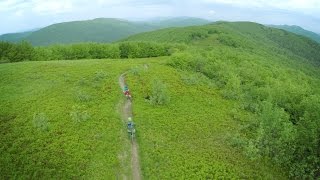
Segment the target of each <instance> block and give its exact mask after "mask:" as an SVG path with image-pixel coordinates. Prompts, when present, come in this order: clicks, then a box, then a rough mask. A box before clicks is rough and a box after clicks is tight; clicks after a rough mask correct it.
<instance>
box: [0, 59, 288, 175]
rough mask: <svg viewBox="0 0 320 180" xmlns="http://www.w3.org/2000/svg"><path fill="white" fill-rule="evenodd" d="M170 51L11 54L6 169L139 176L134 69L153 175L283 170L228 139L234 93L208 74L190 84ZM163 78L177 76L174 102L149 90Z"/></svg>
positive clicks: (141, 132) (148, 171) (139, 119)
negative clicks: (132, 162) (156, 54)
mask: <svg viewBox="0 0 320 180" xmlns="http://www.w3.org/2000/svg"><path fill="white" fill-rule="evenodd" d="M167 60H168V58H162V59H146V60H134V61H133V60H127V61H118V60H116V61H106V60H84V61H51V62H26V63H15V64H2V65H1V66H0V72H1V74H2V76H1V81H0V83H1V88H0V92H1V96H0V98H1V102H3V103H1V108H0V109H1V111H0V117H1V121H0V122H1V124H0V129H1V132H2V136H1V139H0V142H1V147H2V148H1V149H0V150H1V154H2V156H1V158H0V164H1V166H0V167H1V172H2V173H1V178H9V177H20V178H46V177H48V178H49V177H50V178H99V179H105V178H106V177H108V178H116V177H119V176H121V175H122V174H125V175H127V176H129V177H130V167H127V166H126V164H127V162H128V161H129V159H130V157H129V156H128V154H130V153H129V152H128V149H129V148H128V141H127V140H126V132H125V128H124V127H125V125H124V124H122V121H121V120H120V115H119V112H118V111H117V106H118V103H119V102H120V100H121V96H122V95H121V90H120V89H119V87H118V84H117V78H118V76H119V75H120V74H121V73H122V72H124V71H126V70H130V69H131V72H132V73H131V74H129V76H128V78H129V79H128V83H129V87H130V88H131V89H132V93H133V96H134V103H135V104H134V114H135V122H136V124H137V131H138V134H137V135H138V137H137V139H138V141H139V144H140V154H141V158H140V160H141V162H142V166H143V167H142V172H143V175H144V177H145V178H161V179H162V178H177V177H185V178H195V177H209V178H213V177H225V178H261V177H266V176H267V177H270V178H277V179H281V177H282V175H281V173H280V172H278V171H277V170H276V169H274V168H273V167H271V166H270V165H268V164H266V163H264V162H262V161H259V160H258V161H250V160H249V159H247V158H246V157H245V156H244V155H242V154H241V153H240V152H239V151H237V150H236V149H233V148H232V147H231V146H230V145H229V144H228V141H227V137H228V135H229V133H230V131H234V130H237V129H238V128H239V126H238V125H237V121H235V120H233V119H231V118H230V117H229V115H228V114H229V111H230V110H231V109H232V107H233V102H228V101H226V100H224V99H223V98H221V96H220V95H219V91H218V90H214V89H212V87H210V86H208V85H207V83H209V82H210V80H209V79H207V78H205V77H202V79H203V80H202V81H203V82H202V83H201V84H198V85H196V86H194V87H193V86H190V85H188V84H186V83H185V81H183V80H182V79H181V77H184V76H188V75H187V74H185V73H183V72H180V71H178V70H176V69H174V68H172V67H168V66H166V65H163V63H166V62H167ZM143 64H148V65H149V68H147V69H146V68H144V66H143ZM155 80H160V81H162V82H163V83H165V85H166V86H167V90H168V93H169V95H170V103H169V104H168V106H163V107H161V106H153V105H151V104H150V103H148V102H147V101H146V100H145V96H146V95H147V94H149V93H150V95H152V90H151V89H152V87H153V82H154V81H155ZM191 102H192V104H193V105H192V106H190V103H191ZM198 107H201V108H200V109H199V108H198ZM177 141H179V143H177ZM4 164H6V166H3V165H4ZM269 172H272V173H269Z"/></svg>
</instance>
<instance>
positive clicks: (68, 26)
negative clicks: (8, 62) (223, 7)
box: [0, 17, 209, 46]
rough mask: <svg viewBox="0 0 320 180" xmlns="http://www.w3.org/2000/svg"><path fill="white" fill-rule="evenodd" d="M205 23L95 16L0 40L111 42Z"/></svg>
mask: <svg viewBox="0 0 320 180" xmlns="http://www.w3.org/2000/svg"><path fill="white" fill-rule="evenodd" d="M207 23H209V21H207V20H204V19H199V18H190V17H180V18H171V19H164V20H157V21H141V22H131V21H127V20H122V19H113V18H97V19H93V20H86V21H73V22H64V23H58V24H53V25H50V26H47V27H45V28H42V29H39V30H37V31H34V32H25V33H14V34H4V35H2V36H0V41H9V42H17V41H21V40H27V41H29V42H31V43H32V44H33V45H38V46H39V45H40V46H41V45H50V44H70V43H79V42H114V41H117V40H120V39H124V38H127V37H129V36H130V35H134V34H138V33H141V32H147V31H152V30H156V29H162V28H167V27H183V26H191V25H203V24H207Z"/></svg>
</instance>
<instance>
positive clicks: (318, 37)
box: [270, 25, 320, 43]
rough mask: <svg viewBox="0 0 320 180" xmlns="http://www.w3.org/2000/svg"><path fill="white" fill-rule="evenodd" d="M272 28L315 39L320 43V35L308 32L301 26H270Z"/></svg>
mask: <svg viewBox="0 0 320 180" xmlns="http://www.w3.org/2000/svg"><path fill="white" fill-rule="evenodd" d="M270 27H274V28H278V29H283V30H286V31H289V32H292V33H295V34H299V35H302V36H305V37H308V38H310V39H313V40H315V41H317V42H318V43H320V34H317V33H314V32H312V31H308V30H305V29H303V28H302V27H299V26H288V25H270Z"/></svg>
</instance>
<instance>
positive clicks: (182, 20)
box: [148, 17, 210, 28]
mask: <svg viewBox="0 0 320 180" xmlns="http://www.w3.org/2000/svg"><path fill="white" fill-rule="evenodd" d="M148 23H149V24H151V25H153V26H158V27H159V28H167V27H186V26H197V25H204V24H208V23H210V21H208V20H205V19H201V18H193V17H177V18H164V19H159V20H154V21H149V22H148Z"/></svg>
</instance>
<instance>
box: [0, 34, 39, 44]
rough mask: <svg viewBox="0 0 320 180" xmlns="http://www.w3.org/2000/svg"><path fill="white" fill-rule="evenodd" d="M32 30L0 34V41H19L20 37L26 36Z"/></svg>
mask: <svg viewBox="0 0 320 180" xmlns="http://www.w3.org/2000/svg"><path fill="white" fill-rule="evenodd" d="M32 32H33V31H27V32H22V33H10V34H3V35H1V36H0V41H8V42H19V41H21V40H22V39H25V38H27V37H28V36H30V35H31V34H32Z"/></svg>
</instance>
